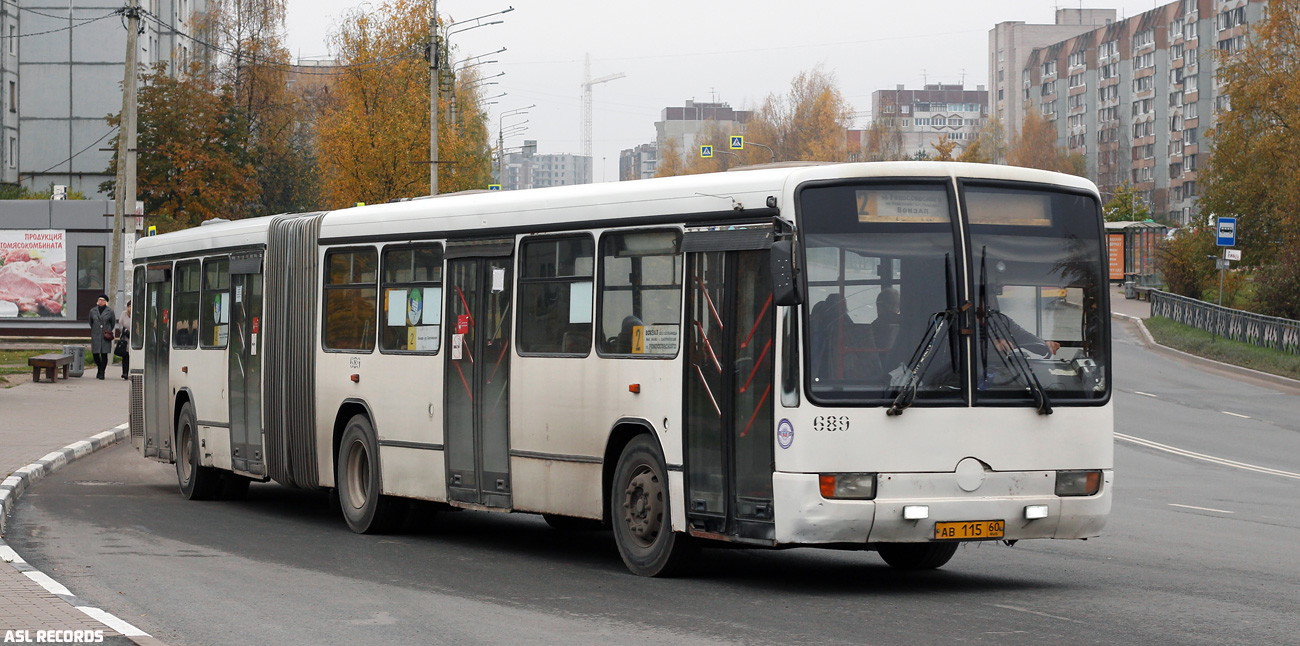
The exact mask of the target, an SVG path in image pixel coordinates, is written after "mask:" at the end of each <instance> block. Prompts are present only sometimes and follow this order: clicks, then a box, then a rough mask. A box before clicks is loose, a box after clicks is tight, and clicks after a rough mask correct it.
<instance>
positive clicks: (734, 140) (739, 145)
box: [731, 135, 745, 150]
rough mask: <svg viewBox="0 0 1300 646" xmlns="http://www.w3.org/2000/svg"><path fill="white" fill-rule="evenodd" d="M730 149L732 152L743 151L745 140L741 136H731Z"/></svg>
mask: <svg viewBox="0 0 1300 646" xmlns="http://www.w3.org/2000/svg"><path fill="white" fill-rule="evenodd" d="M731 149H732V150H744V149H745V138H744V137H743V136H741V135H732V136H731Z"/></svg>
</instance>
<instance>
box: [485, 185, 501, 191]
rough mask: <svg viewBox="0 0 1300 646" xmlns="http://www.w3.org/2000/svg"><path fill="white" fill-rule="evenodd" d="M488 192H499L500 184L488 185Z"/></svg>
mask: <svg viewBox="0 0 1300 646" xmlns="http://www.w3.org/2000/svg"><path fill="white" fill-rule="evenodd" d="M488 190H489V191H499V190H501V185H500V184H488Z"/></svg>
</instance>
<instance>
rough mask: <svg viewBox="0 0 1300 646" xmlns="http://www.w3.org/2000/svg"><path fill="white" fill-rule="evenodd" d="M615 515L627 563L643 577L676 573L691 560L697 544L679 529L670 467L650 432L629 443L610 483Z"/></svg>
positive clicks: (621, 552) (611, 513) (612, 515)
mask: <svg viewBox="0 0 1300 646" xmlns="http://www.w3.org/2000/svg"><path fill="white" fill-rule="evenodd" d="M609 505H610V510H609V517H610V520H611V522H612V524H613V526H614V542H615V543H616V544H617V545H618V552H619V555H620V556H622V557H623V563H624V564H626V565H627V568H628V569H629V570H631V571H632V573H633V574H638V575H640V576H672V575H674V574H677V573H679V572H680V571H681V570H682V567H683V566H684V564H685V563H686V562H687V561H688V560H689V557H690V552H692V551H693V545H692V544H691V541H690V538H689V537H688V536H686V535H685V534H679V533H675V532H673V527H672V514H671V512H670V506H669V498H668V469H667V468H665V467H664V459H663V456H662V455H660V453H659V448H658V447H657V446H656V445H655V443H654V441H653V440H651V439H650V437H649V436H647V435H639V436H637V437H636V438H634V439H633V440H632V441H631V442H629V443H628V445H627V446H626V447H624V449H623V454H622V455H621V456H620V457H619V460H618V468H617V469H616V470H615V471H614V481H613V484H612V485H611V488H610V496H609Z"/></svg>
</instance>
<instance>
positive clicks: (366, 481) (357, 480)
mask: <svg viewBox="0 0 1300 646" xmlns="http://www.w3.org/2000/svg"><path fill="white" fill-rule="evenodd" d="M347 480H348V481H347V488H348V502H349V503H350V504H351V505H352V508H353V509H361V508H362V507H365V506H366V498H367V497H369V495H370V459H369V456H368V455H366V446H365V444H362V443H361V442H353V443H352V446H351V447H349V448H348V473H347Z"/></svg>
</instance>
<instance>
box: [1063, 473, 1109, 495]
mask: <svg viewBox="0 0 1300 646" xmlns="http://www.w3.org/2000/svg"><path fill="white" fill-rule="evenodd" d="M1100 489H1101V472H1100V471H1057V472H1056V495H1058V496H1091V495H1094V494H1096V493H1097V492H1098V491H1099V490H1100Z"/></svg>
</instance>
